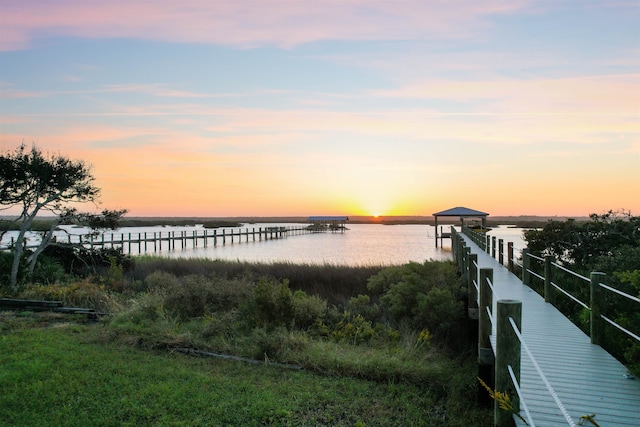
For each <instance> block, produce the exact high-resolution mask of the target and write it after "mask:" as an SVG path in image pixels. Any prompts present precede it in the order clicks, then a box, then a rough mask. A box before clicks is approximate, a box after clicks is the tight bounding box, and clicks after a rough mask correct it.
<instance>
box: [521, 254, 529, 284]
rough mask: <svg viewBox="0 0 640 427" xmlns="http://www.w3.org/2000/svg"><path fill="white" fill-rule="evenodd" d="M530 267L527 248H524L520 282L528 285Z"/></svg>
mask: <svg viewBox="0 0 640 427" xmlns="http://www.w3.org/2000/svg"><path fill="white" fill-rule="evenodd" d="M530 268H531V258H529V248H524V249H523V250H522V284H523V285H525V286H529V278H530V275H531V273H529V269H530Z"/></svg>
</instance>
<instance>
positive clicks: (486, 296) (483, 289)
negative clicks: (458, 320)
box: [478, 268, 493, 365]
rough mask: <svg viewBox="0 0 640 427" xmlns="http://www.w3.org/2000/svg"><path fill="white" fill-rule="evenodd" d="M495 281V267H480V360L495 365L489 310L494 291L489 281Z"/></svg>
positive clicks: (491, 306) (485, 363)
mask: <svg viewBox="0 0 640 427" xmlns="http://www.w3.org/2000/svg"><path fill="white" fill-rule="evenodd" d="M487 280H489V281H490V282H491V283H493V269H492V268H481V269H480V283H479V285H480V304H479V307H478V361H479V362H480V364H481V365H493V351H492V350H491V341H490V340H489V336H490V335H491V319H490V318H489V313H488V312H487V308H489V311H492V310H493V292H492V291H491V287H490V286H489V283H488V282H487Z"/></svg>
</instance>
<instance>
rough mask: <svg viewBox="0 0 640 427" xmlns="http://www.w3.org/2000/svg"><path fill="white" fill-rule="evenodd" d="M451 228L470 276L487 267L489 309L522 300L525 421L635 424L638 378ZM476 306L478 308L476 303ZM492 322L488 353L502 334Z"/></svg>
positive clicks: (639, 420)
mask: <svg viewBox="0 0 640 427" xmlns="http://www.w3.org/2000/svg"><path fill="white" fill-rule="evenodd" d="M452 232H453V234H454V235H456V234H457V235H458V236H460V237H459V238H460V239H462V242H463V243H462V244H463V245H464V246H465V248H464V249H463V250H465V251H466V252H467V253H469V254H473V255H472V256H471V257H472V259H473V260H474V261H473V263H474V266H473V267H474V268H473V269H472V271H473V273H471V275H472V276H475V277H471V279H470V280H474V281H475V283H480V281H481V279H480V278H479V277H481V276H482V275H481V274H478V273H480V272H482V270H483V269H491V270H492V280H491V286H492V288H493V290H492V292H493V298H492V302H491V313H496V312H497V309H498V301H499V300H501V301H520V302H521V303H522V306H521V310H522V311H521V328H520V334H521V337H522V339H521V342H522V346H521V350H520V352H519V353H520V354H519V356H520V366H519V371H520V379H519V388H520V391H519V393H518V394H519V396H520V397H519V400H520V415H521V416H522V417H523V418H524V419H526V420H527V421H528V425H537V426H540V427H556V426H558V427H560V426H576V425H585V426H601V427H605V426H607V427H610V426H628V427H632V426H634V427H637V426H640V379H634V377H633V376H631V375H630V374H629V372H628V370H627V368H626V367H625V366H624V365H622V364H621V363H620V362H619V361H618V360H616V359H615V358H614V357H613V356H611V355H610V354H609V353H607V352H606V351H605V350H604V349H603V348H602V347H600V346H599V345H596V344H592V339H591V338H590V337H589V336H588V335H586V334H585V333H584V332H582V331H581V330H580V329H579V328H578V327H577V326H575V325H574V324H573V323H572V322H571V321H570V320H569V319H567V318H566V317H565V316H564V315H563V314H562V313H561V312H560V311H558V310H557V309H556V308H555V307H554V306H553V305H552V304H550V303H548V302H545V299H544V298H543V297H542V296H541V295H539V294H538V293H537V292H535V291H534V290H533V289H531V288H530V287H528V286H525V285H524V284H523V283H522V281H521V280H520V278H518V277H517V276H516V275H515V274H513V273H512V272H510V271H509V270H508V269H507V268H505V267H504V266H503V265H502V263H500V262H498V260H496V259H495V258H494V257H492V256H491V254H489V253H486V252H485V251H484V250H483V249H485V248H481V247H480V246H478V244H476V243H474V241H473V240H472V239H471V238H470V237H469V236H466V235H463V234H462V233H455V230H452ZM454 238H458V237H454ZM459 251H460V249H458V252H459ZM454 252H456V251H455V250H454ZM494 253H495V252H494ZM476 257H477V259H476ZM460 259H461V258H458V263H460V262H459V260H460ZM476 263H477V265H475V264H476ZM484 273H486V270H485V271H484ZM476 289H479V288H478V287H476ZM481 298H482V297H481ZM476 302H477V301H476ZM487 308H488V306H487ZM478 311H480V312H482V311H483V307H482V305H480V307H479V308H478ZM480 321H481V322H482V318H481V319H480ZM496 323H497V322H496V319H495V317H494V318H492V319H491V324H492V326H491V327H490V330H491V336H490V337H489V338H490V341H491V349H492V351H493V352H494V354H497V352H498V349H497V345H498V343H497V342H496V341H497V339H496V337H497V336H502V335H498V333H497V330H496ZM495 369H499V367H497V366H496V367H495ZM496 378H497V374H496ZM513 420H514V422H515V424H516V425H517V426H524V425H527V424H525V422H523V421H522V420H521V419H520V418H518V417H517V416H514V417H513Z"/></svg>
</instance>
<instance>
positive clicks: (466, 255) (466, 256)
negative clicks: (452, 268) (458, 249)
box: [462, 246, 471, 282]
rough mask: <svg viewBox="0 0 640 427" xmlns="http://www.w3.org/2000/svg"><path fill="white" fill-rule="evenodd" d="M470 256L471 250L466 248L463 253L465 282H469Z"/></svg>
mask: <svg viewBox="0 0 640 427" xmlns="http://www.w3.org/2000/svg"><path fill="white" fill-rule="evenodd" d="M469 255H471V248H470V247H468V246H465V247H464V251H463V253H462V280H463V281H465V282H466V281H468V280H469Z"/></svg>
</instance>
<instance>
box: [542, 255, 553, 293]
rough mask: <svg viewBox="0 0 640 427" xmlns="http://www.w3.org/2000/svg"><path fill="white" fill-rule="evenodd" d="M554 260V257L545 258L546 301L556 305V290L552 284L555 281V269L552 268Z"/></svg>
mask: <svg viewBox="0 0 640 427" xmlns="http://www.w3.org/2000/svg"><path fill="white" fill-rule="evenodd" d="M553 260H554V257H553V255H545V257H544V300H545V302H548V303H550V304H555V303H556V294H555V289H554V288H553V285H552V284H551V282H552V281H553V276H552V275H553V269H552V268H551V267H552V266H551V263H552V262H553Z"/></svg>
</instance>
